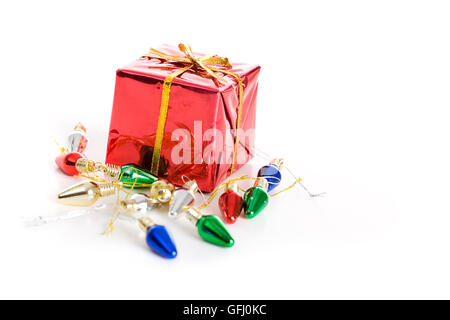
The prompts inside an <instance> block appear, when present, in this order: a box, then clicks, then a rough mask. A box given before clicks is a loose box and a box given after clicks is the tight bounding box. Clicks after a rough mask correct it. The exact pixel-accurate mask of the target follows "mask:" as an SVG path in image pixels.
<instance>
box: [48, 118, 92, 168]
mask: <svg viewBox="0 0 450 320" xmlns="http://www.w3.org/2000/svg"><path fill="white" fill-rule="evenodd" d="M55 143H56V144H57V146H58V148H59V149H60V153H61V154H60V155H58V156H57V157H56V158H55V163H56V165H57V166H58V167H59V168H60V169H61V171H62V172H64V173H65V174H67V175H69V176H74V175H77V174H78V171H77V170H76V168H75V164H76V162H77V160H78V159H80V158H84V155H83V152H84V150H85V149H86V146H87V143H88V138H87V136H86V128H85V127H84V125H83V124H81V123H80V122H79V123H78V124H77V125H76V126H75V127H74V129H73V130H72V132H70V133H69V135H68V137H67V147H62V146H60V145H59V143H58V142H57V141H55Z"/></svg>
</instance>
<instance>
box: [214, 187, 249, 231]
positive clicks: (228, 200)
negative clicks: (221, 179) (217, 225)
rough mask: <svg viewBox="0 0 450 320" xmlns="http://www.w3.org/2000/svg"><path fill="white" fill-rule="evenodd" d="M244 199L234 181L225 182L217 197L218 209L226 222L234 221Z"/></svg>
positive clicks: (239, 212)
mask: <svg viewBox="0 0 450 320" xmlns="http://www.w3.org/2000/svg"><path fill="white" fill-rule="evenodd" d="M243 206H244V201H243V199H242V197H241V196H240V195H239V193H238V186H237V184H236V182H229V183H227V184H225V187H224V192H223V193H222V195H221V196H220V197H219V209H220V212H221V213H222V215H223V217H224V219H225V221H226V222H227V223H235V222H236V220H237V218H238V217H239V215H240V214H241V211H242V208H243Z"/></svg>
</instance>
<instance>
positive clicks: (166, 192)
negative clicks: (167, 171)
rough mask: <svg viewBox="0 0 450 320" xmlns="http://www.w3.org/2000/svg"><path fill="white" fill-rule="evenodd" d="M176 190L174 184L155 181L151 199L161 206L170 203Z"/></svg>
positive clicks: (151, 190)
mask: <svg viewBox="0 0 450 320" xmlns="http://www.w3.org/2000/svg"><path fill="white" fill-rule="evenodd" d="M174 189H175V187H174V186H173V184H171V183H168V182H166V181H164V180H158V181H155V182H154V183H153V184H152V186H151V188H150V198H152V199H155V200H157V201H158V202H159V203H161V204H164V203H168V202H169V201H170V200H171V199H172V193H173V191H174Z"/></svg>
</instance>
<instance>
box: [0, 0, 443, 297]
mask: <svg viewBox="0 0 450 320" xmlns="http://www.w3.org/2000/svg"><path fill="white" fill-rule="evenodd" d="M449 15H450V4H449V3H448V2H447V1H411V0H409V1H392V0H390V1H380V0H378V1H291V2H290V1H254V2H253V1H221V2H218V1H217V2H214V1H175V0H173V1H166V2H164V1H154V2H150V1H77V2H73V1H71V2H69V1H39V2H38V1H8V2H6V1H3V2H1V4H0V30H1V43H0V57H1V59H0V90H1V91H0V99H1V100H0V106H1V129H0V130H1V139H2V140H1V141H2V143H1V146H2V153H1V167H2V178H3V180H2V181H3V183H2V186H1V188H2V192H1V194H2V201H1V222H0V249H1V252H0V298H184V299H191V298H228V299H241V298H245V299H258V298H275V299H279V298H308V299H315V298H343V299H349V298H362V299H366V298H388V299H390V298H450V290H449V285H450V272H449V270H450V258H449V244H450V232H449V229H450V217H449V213H450V211H449V209H450V203H449V181H450V170H449V164H450V153H449V143H448V140H449V135H450V128H449V125H448V122H449V113H448V109H449V107H450V105H449V103H450V94H449V86H450V43H449V36H450V19H449ZM181 41H184V42H186V43H189V44H191V46H192V47H193V48H194V50H195V51H200V52H205V53H217V54H220V55H222V56H227V57H229V58H230V59H231V61H243V62H249V63H254V64H260V65H261V66H262V72H261V75H260V88H259V96H258V116H257V147H258V148H260V149H262V150H264V151H266V152H267V153H269V154H271V155H274V156H277V157H284V158H285V160H286V164H287V166H288V167H289V168H290V169H291V170H293V171H294V172H295V173H296V174H297V175H299V176H301V177H303V179H304V183H305V184H306V185H307V186H308V187H309V188H310V189H311V190H312V191H313V192H322V191H326V192H327V195H326V196H325V197H323V198H320V199H315V200H310V199H308V197H307V196H306V194H305V193H304V192H302V190H301V189H300V188H294V189H292V190H290V191H289V192H286V193H284V194H283V195H280V196H278V197H275V198H272V199H271V200H270V204H269V207H268V208H267V209H266V210H265V211H264V212H263V213H262V214H261V215H260V216H258V217H257V218H255V219H253V220H245V219H240V220H239V221H238V222H237V223H236V224H235V225H231V226H230V227H229V229H230V231H231V233H232V234H233V235H234V237H235V240H236V245H235V246H234V247H233V248H232V249H223V248H219V247H215V246H213V245H210V244H208V243H205V242H203V241H202V240H201V239H200V238H199V237H198V236H197V234H196V231H195V228H193V227H192V226H191V225H190V224H189V223H188V222H185V221H183V220H180V221H177V222H173V221H168V220H167V219H166V217H165V215H164V214H163V213H161V212H155V214H154V218H155V220H157V221H158V222H160V223H165V224H166V225H167V226H168V227H169V228H170V230H171V232H172V234H173V235H174V238H175V240H176V243H177V246H178V250H179V256H178V257H177V258H176V259H175V260H171V261H168V260H164V259H162V258H159V257H158V256H156V255H155V254H152V253H151V252H149V250H148V248H147V247H146V245H145V243H144V239H143V235H142V234H140V230H138V229H136V228H134V226H130V225H125V224H120V225H118V230H117V231H116V232H115V233H114V234H113V235H112V236H102V235H101V231H102V230H103V227H104V223H105V221H106V218H107V216H106V215H102V214H99V215H98V216H91V217H84V218H80V219H78V220H74V221H67V222H63V223H58V224H53V225H47V226H44V227H41V228H32V229H26V228H24V227H23V226H22V224H21V223H20V217H21V216H34V215H38V214H54V213H57V212H59V211H60V210H61V207H60V206H59V205H58V204H57V203H56V201H55V195H56V193H57V192H58V191H60V190H61V189H63V188H65V187H67V186H69V185H70V184H72V183H74V178H71V177H67V176H64V175H63V174H62V173H60V172H59V171H58V170H57V169H56V167H55V165H54V162H53V159H54V157H55V156H56V155H57V152H58V151H57V149H56V147H55V145H54V142H53V140H52V138H56V139H57V140H59V141H60V142H63V141H64V140H65V138H66V134H67V132H68V131H70V129H71V128H72V127H73V125H74V124H75V123H76V122H78V121H82V122H83V123H84V124H85V125H86V127H87V130H88V134H89V137H90V142H89V146H88V149H87V154H88V155H89V157H90V158H92V159H95V160H99V161H103V160H104V156H105V151H106V141H107V133H108V128H109V119H110V112H111V106H112V98H113V91H114V81H115V70H116V69H117V68H119V67H121V66H123V65H125V64H127V63H128V62H130V61H132V60H133V59H135V58H137V57H139V56H140V55H141V54H143V53H145V52H146V51H147V49H148V48H149V47H150V46H158V45H159V44H161V43H168V44H177V43H179V42H181ZM263 164H265V161H264V160H262V159H255V161H253V162H252V163H251V164H250V165H248V166H247V167H246V168H245V169H243V170H241V171H240V172H239V173H238V174H244V173H248V174H253V175H254V174H255V173H256V171H257V169H258V168H259V167H260V166H261V165H263ZM284 177H285V181H284V183H285V185H288V184H289V183H290V182H291V181H292V179H291V177H289V175H288V174H286V173H285V175H284ZM215 207H216V206H215V205H214V206H212V207H211V208H210V209H209V212H210V213H215V214H218V211H217V209H215ZM58 210H59V211H58Z"/></svg>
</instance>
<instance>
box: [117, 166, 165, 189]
mask: <svg viewBox="0 0 450 320" xmlns="http://www.w3.org/2000/svg"><path fill="white" fill-rule="evenodd" d="M118 178H120V181H121V182H123V183H124V184H125V185H128V186H132V185H133V184H134V183H136V184H137V185H140V184H145V185H149V184H152V183H153V182H155V181H156V180H158V177H155V176H154V175H152V174H151V173H150V172H149V171H147V170H145V169H144V168H141V167H139V166H138V165H136V164H126V165H124V166H122V167H121V168H120V173H119V175H118Z"/></svg>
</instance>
